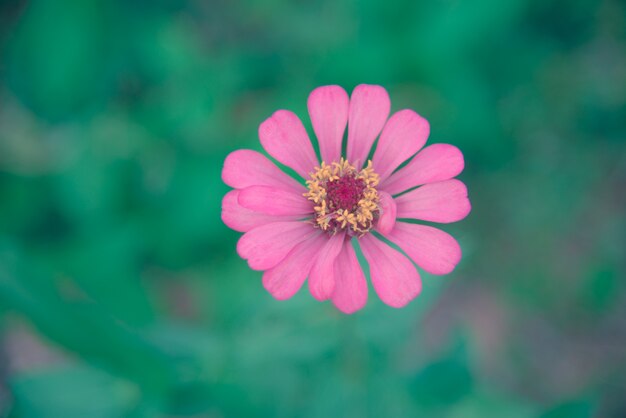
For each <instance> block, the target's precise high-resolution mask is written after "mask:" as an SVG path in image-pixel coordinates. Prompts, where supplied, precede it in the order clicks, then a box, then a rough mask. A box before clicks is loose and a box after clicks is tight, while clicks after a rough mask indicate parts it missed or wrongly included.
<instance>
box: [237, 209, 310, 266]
mask: <svg viewBox="0 0 626 418" xmlns="http://www.w3.org/2000/svg"><path fill="white" fill-rule="evenodd" d="M315 232H316V231H315V229H314V228H313V226H312V225H311V224H309V223H306V222H302V221H294V222H274V223H270V224H267V225H263V226H259V227H257V228H254V229H253V230H251V231H249V232H246V233H245V234H243V235H242V237H241V238H240V239H239V241H238V242H237V253H238V254H239V256H240V257H241V258H243V259H245V260H248V264H249V265H250V268H251V269H253V270H267V269H270V268H272V267H274V266H275V265H277V264H278V263H280V262H281V261H282V260H283V259H284V258H285V256H286V255H287V254H289V252H290V251H291V250H292V249H293V247H295V246H296V245H297V244H299V243H300V242H302V241H304V240H305V239H307V238H308V237H310V236H311V235H313V234H314V233H315Z"/></svg>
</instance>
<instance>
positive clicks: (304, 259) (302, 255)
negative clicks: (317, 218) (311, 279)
mask: <svg viewBox="0 0 626 418" xmlns="http://www.w3.org/2000/svg"><path fill="white" fill-rule="evenodd" d="M326 241H328V236H327V235H326V234H323V233H319V232H318V233H317V234H315V235H314V236H313V237H312V238H310V239H307V240H305V241H303V242H301V243H300V244H298V245H296V247H295V248H294V249H293V250H291V252H290V253H289V254H288V255H287V257H285V259H284V260H283V261H281V262H280V263H279V264H278V265H277V266H276V267H274V268H272V269H270V270H268V271H266V272H265V273H264V274H263V286H264V287H265V289H267V291H268V292H270V293H271V294H272V296H274V297H275V298H276V299H279V300H284V299H289V298H290V297H292V296H293V295H295V294H296V292H297V291H298V290H300V288H301V287H302V284H303V283H304V281H305V280H306V276H307V275H308V274H309V272H310V271H311V267H312V266H313V263H314V262H315V260H316V258H317V254H318V253H319V252H320V251H321V249H322V247H323V246H324V244H325V243H326Z"/></svg>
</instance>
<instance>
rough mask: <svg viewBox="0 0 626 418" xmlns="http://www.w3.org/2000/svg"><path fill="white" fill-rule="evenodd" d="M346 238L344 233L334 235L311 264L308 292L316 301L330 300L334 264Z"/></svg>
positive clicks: (333, 282) (333, 280) (333, 284)
mask: <svg viewBox="0 0 626 418" xmlns="http://www.w3.org/2000/svg"><path fill="white" fill-rule="evenodd" d="M345 238H346V234H345V233H339V234H335V235H333V236H332V237H330V239H329V240H328V242H327V243H326V245H324V248H322V251H321V252H320V254H319V256H318V257H317V261H316V262H315V264H313V268H312V269H311V274H309V290H310V291H311V294H312V295H313V297H314V298H315V299H317V300H326V299H328V298H330V296H331V295H332V293H333V289H334V288H335V274H334V265H335V264H334V263H335V259H336V258H337V255H339V252H341V248H342V247H343V245H344V242H345Z"/></svg>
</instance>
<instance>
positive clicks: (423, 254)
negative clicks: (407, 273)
mask: <svg viewBox="0 0 626 418" xmlns="http://www.w3.org/2000/svg"><path fill="white" fill-rule="evenodd" d="M385 237H386V238H388V239H389V240H390V241H392V242H393V243H395V244H396V245H398V247H400V248H402V251H404V252H405V253H406V254H407V255H408V256H409V257H411V258H412V259H413V261H414V262H415V264H417V265H418V266H420V267H421V268H423V269H424V270H426V271H427V272H429V273H432V274H448V273H450V272H451V271H452V270H454V267H456V265H457V264H458V263H459V261H461V247H460V246H459V243H458V242H456V240H455V239H454V238H452V236H451V235H450V234H448V233H446V232H443V231H442V230H440V229H437V228H433V227H432V226H427V225H415V224H408V223H404V222H398V223H397V224H396V226H395V228H394V229H393V231H391V232H390V233H388V234H386V235H385Z"/></svg>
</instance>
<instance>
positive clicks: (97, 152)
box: [0, 0, 626, 418]
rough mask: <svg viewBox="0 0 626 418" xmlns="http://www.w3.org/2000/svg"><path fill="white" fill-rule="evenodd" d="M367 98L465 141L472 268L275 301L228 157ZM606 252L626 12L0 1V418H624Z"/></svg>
mask: <svg viewBox="0 0 626 418" xmlns="http://www.w3.org/2000/svg"><path fill="white" fill-rule="evenodd" d="M360 83H371V84H382V85H384V86H385V87H386V88H387V89H388V90H389V92H390V95H391V99H392V110H399V109H401V108H404V107H409V108H413V109H415V110H417V111H418V112H419V113H420V114H422V115H424V116H425V117H426V118H428V119H429V121H430V123H431V126H432V134H431V139H430V142H431V143H432V142H446V143H452V144H455V145H457V146H458V147H460V148H461V149H462V150H463V152H464V154H465V157H466V169H465V171H464V173H463V174H462V175H461V176H460V178H461V179H462V180H463V181H464V182H465V183H466V184H467V185H468V187H469V191H470V198H471V201H472V203H473V211H472V213H471V214H470V216H469V217H468V218H467V219H466V220H464V221H462V222H460V223H458V224H453V225H447V226H444V229H445V230H446V231H448V232H450V233H452V234H453V235H454V236H456V237H457V238H458V239H459V241H460V243H461V245H462V248H463V251H464V258H463V260H462V262H461V264H460V265H459V266H458V268H457V269H456V271H455V272H454V273H452V274H450V275H448V276H445V277H435V276H429V275H428V274H423V281H424V290H423V293H422V294H421V295H420V296H419V297H418V298H417V299H416V300H415V301H413V302H412V303H411V304H410V305H409V306H408V307H406V308H404V309H401V310H396V309H393V308H389V307H387V306H385V305H383V304H382V303H381V302H380V301H379V300H378V299H377V297H376V296H375V294H374V292H373V291H372V289H370V301H369V303H368V305H367V306H366V308H365V309H363V310H362V311H361V312H359V313H357V314H355V315H352V316H345V315H342V314H340V313H339V312H338V311H336V310H335V309H334V308H333V307H332V305H331V304H330V303H318V302H316V301H314V300H313V298H312V297H311V296H310V295H309V294H308V292H307V291H306V290H303V291H301V292H300V293H299V294H298V295H297V296H296V297H294V298H293V299H291V300H289V301H284V302H278V301H275V300H273V299H272V297H271V296H270V295H268V294H267V293H266V291H265V290H264V289H263V287H262V284H261V275H260V274H259V273H258V272H253V271H251V270H249V269H248V268H247V267H246V264H245V262H244V261H242V260H240V259H239V258H238V257H237V256H236V253H235V243H236V240H237V238H238V234H237V233H235V232H233V231H230V230H229V229H227V228H226V227H225V226H224V225H223V224H222V222H221V221H220V200H221V198H222V196H223V195H224V194H225V193H226V192H227V190H228V189H227V187H226V186H225V185H224V184H222V182H221V180H220V171H221V167H222V162H223V159H224V157H225V156H226V155H227V153H229V152H230V151H232V150H235V149H237V148H253V149H260V146H259V144H258V139H257V127H258V125H259V123H260V122H261V121H262V120H264V119H265V118H266V117H268V116H269V115H270V114H271V113H272V112H273V111H274V110H276V109H279V108H287V109H291V110H294V111H295V112H296V113H298V114H300V115H301V116H302V117H303V119H305V120H307V122H306V123H308V117H307V113H306V97H307V95H308V93H309V92H310V91H311V90H312V89H313V88H314V87H316V86H319V85H323V84H340V85H342V86H344V87H345V88H346V89H347V90H348V91H351V89H352V88H353V87H354V86H355V85H357V84H360ZM307 126H308V127H309V128H310V125H307ZM625 258H626V2H624V1H620V0H576V1H571V0H557V1H544V0H531V1H526V0H507V1H499V0H475V1H462V0H437V1H429V2H416V1H413V0H404V1H394V2H379V1H375V0H369V1H365V0H362V1H335V0H326V1H322V2H315V3H314V2H306V1H279V0H271V1H261V0H250V1H228V0H214V1H200V0H196V1H188V2H185V1H175V0H155V1H148V0H137V1H123V0H117V1H107V0H95V1H93V0H90V1H60V0H33V1H10V0H2V1H0V416H7V417H20V418H21V417H45V418H48V417H61V418H72V417H80V418H82V417H103V418H104V417H295V416H298V417H367V416H371V417H415V416H426V417H451V418H465V417H467V418H474V417H490V416H492V417H513V418H518V417H519V418H525V417H529V418H530V417H539V418H541V417H543V418H548V417H549V418H559V417H575V418H586V417H624V416H626V283H625V279H626V262H625Z"/></svg>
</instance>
